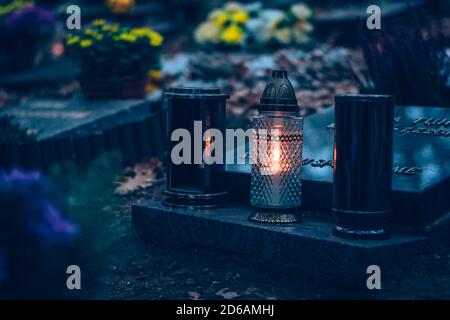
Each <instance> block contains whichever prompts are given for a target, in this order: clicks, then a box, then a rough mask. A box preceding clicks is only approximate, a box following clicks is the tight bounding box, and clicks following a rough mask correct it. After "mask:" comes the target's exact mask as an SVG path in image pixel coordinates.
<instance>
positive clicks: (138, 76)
mask: <svg viewBox="0 0 450 320" xmlns="http://www.w3.org/2000/svg"><path fill="white" fill-rule="evenodd" d="M162 42H163V37H162V36H161V35H160V34H159V33H157V32H155V31H153V30H152V29H150V28H124V27H120V26H119V25H118V24H108V23H106V22H105V21H104V20H94V21H93V23H92V24H91V25H90V26H89V27H85V28H83V29H82V30H81V31H80V32H77V33H74V34H71V35H69V37H68V39H67V41H66V47H67V51H68V53H69V55H70V56H72V57H73V58H74V59H75V61H76V62H77V63H78V64H79V65H80V69H81V73H80V84H81V88H82V91H83V94H84V96H85V98H86V99H112V98H122V99H132V98H143V97H144V96H145V94H146V90H145V89H146V83H147V72H148V71H149V70H155V69H158V68H159V58H160V52H161V45H162Z"/></svg>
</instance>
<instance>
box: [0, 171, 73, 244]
mask: <svg viewBox="0 0 450 320" xmlns="http://www.w3.org/2000/svg"><path fill="white" fill-rule="evenodd" d="M49 187H50V183H49V182H48V180H47V179H46V178H45V177H43V175H42V174H41V173H40V172H38V171H30V172H25V171H21V170H18V169H13V170H12V171H10V172H9V173H5V172H2V171H0V207H2V208H4V209H5V212H9V214H12V215H13V218H14V219H19V220H20V221H21V223H19V225H21V226H22V227H23V228H24V229H25V234H28V235H29V236H30V237H32V238H34V239H36V240H37V241H38V243H39V244H41V245H47V244H52V243H58V242H66V241H68V240H71V239H72V238H73V236H74V235H76V234H77V232H78V228H77V226H76V225H74V224H73V223H72V222H71V221H70V220H68V219H67V218H66V217H65V216H64V215H63V214H62V213H61V211H60V210H59V209H58V207H57V206H56V205H55V204H54V203H52V202H51V200H49V198H48V193H49ZM2 202H4V203H2ZM0 218H1V217H0ZM6 221H8V220H6ZM7 227H8V226H0V229H1V228H7ZM0 240H1V237H0ZM0 245H1V243H0Z"/></svg>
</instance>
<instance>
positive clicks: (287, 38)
mask: <svg viewBox="0 0 450 320" xmlns="http://www.w3.org/2000/svg"><path fill="white" fill-rule="evenodd" d="M311 17H312V11H311V9H310V8H309V7H308V6H307V5H305V4H295V5H292V6H291V8H290V9H289V10H288V11H287V12H284V13H283V14H281V15H279V16H278V17H276V18H275V19H273V20H272V21H269V23H268V24H267V28H266V29H265V30H264V32H265V34H264V38H265V39H264V40H265V42H266V43H267V44H268V45H275V46H287V45H289V46H292V45H294V46H296V45H302V44H305V43H307V42H309V41H310V38H309V34H310V33H311V31H313V26H312V24H311V23H310V22H309V19H310V18H311Z"/></svg>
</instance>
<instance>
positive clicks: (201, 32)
mask: <svg viewBox="0 0 450 320" xmlns="http://www.w3.org/2000/svg"><path fill="white" fill-rule="evenodd" d="M248 20H249V14H248V12H247V11H246V10H245V9H244V7H243V6H242V5H241V4H239V3H237V2H229V3H227V4H225V6H224V7H223V8H221V9H216V10H213V11H212V12H210V14H209V15H208V18H207V20H206V21H205V22H203V23H201V24H200V25H199V26H198V27H197V29H196V30H195V34H194V38H195V41H196V42H197V43H198V44H199V45H202V46H206V47H208V46H209V47H211V46H212V47H229V48H236V47H240V46H242V45H244V43H245V40H246V37H247V28H246V24H247V22H248Z"/></svg>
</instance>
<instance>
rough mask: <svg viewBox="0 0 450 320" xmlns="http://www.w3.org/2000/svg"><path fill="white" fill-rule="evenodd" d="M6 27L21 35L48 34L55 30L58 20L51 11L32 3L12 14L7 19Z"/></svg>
mask: <svg viewBox="0 0 450 320" xmlns="http://www.w3.org/2000/svg"><path fill="white" fill-rule="evenodd" d="M5 27H6V30H8V31H9V32H11V33H14V34H19V35H29V36H31V35H37V36H39V35H48V34H52V33H53V32H54V30H55V27H56V20H55V17H54V15H53V13H52V12H51V11H49V10H47V9H44V8H41V7H39V6H35V5H30V6H26V7H24V8H22V9H19V10H16V11H14V12H13V13H12V14H10V15H9V16H8V18H6V20H5Z"/></svg>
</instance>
